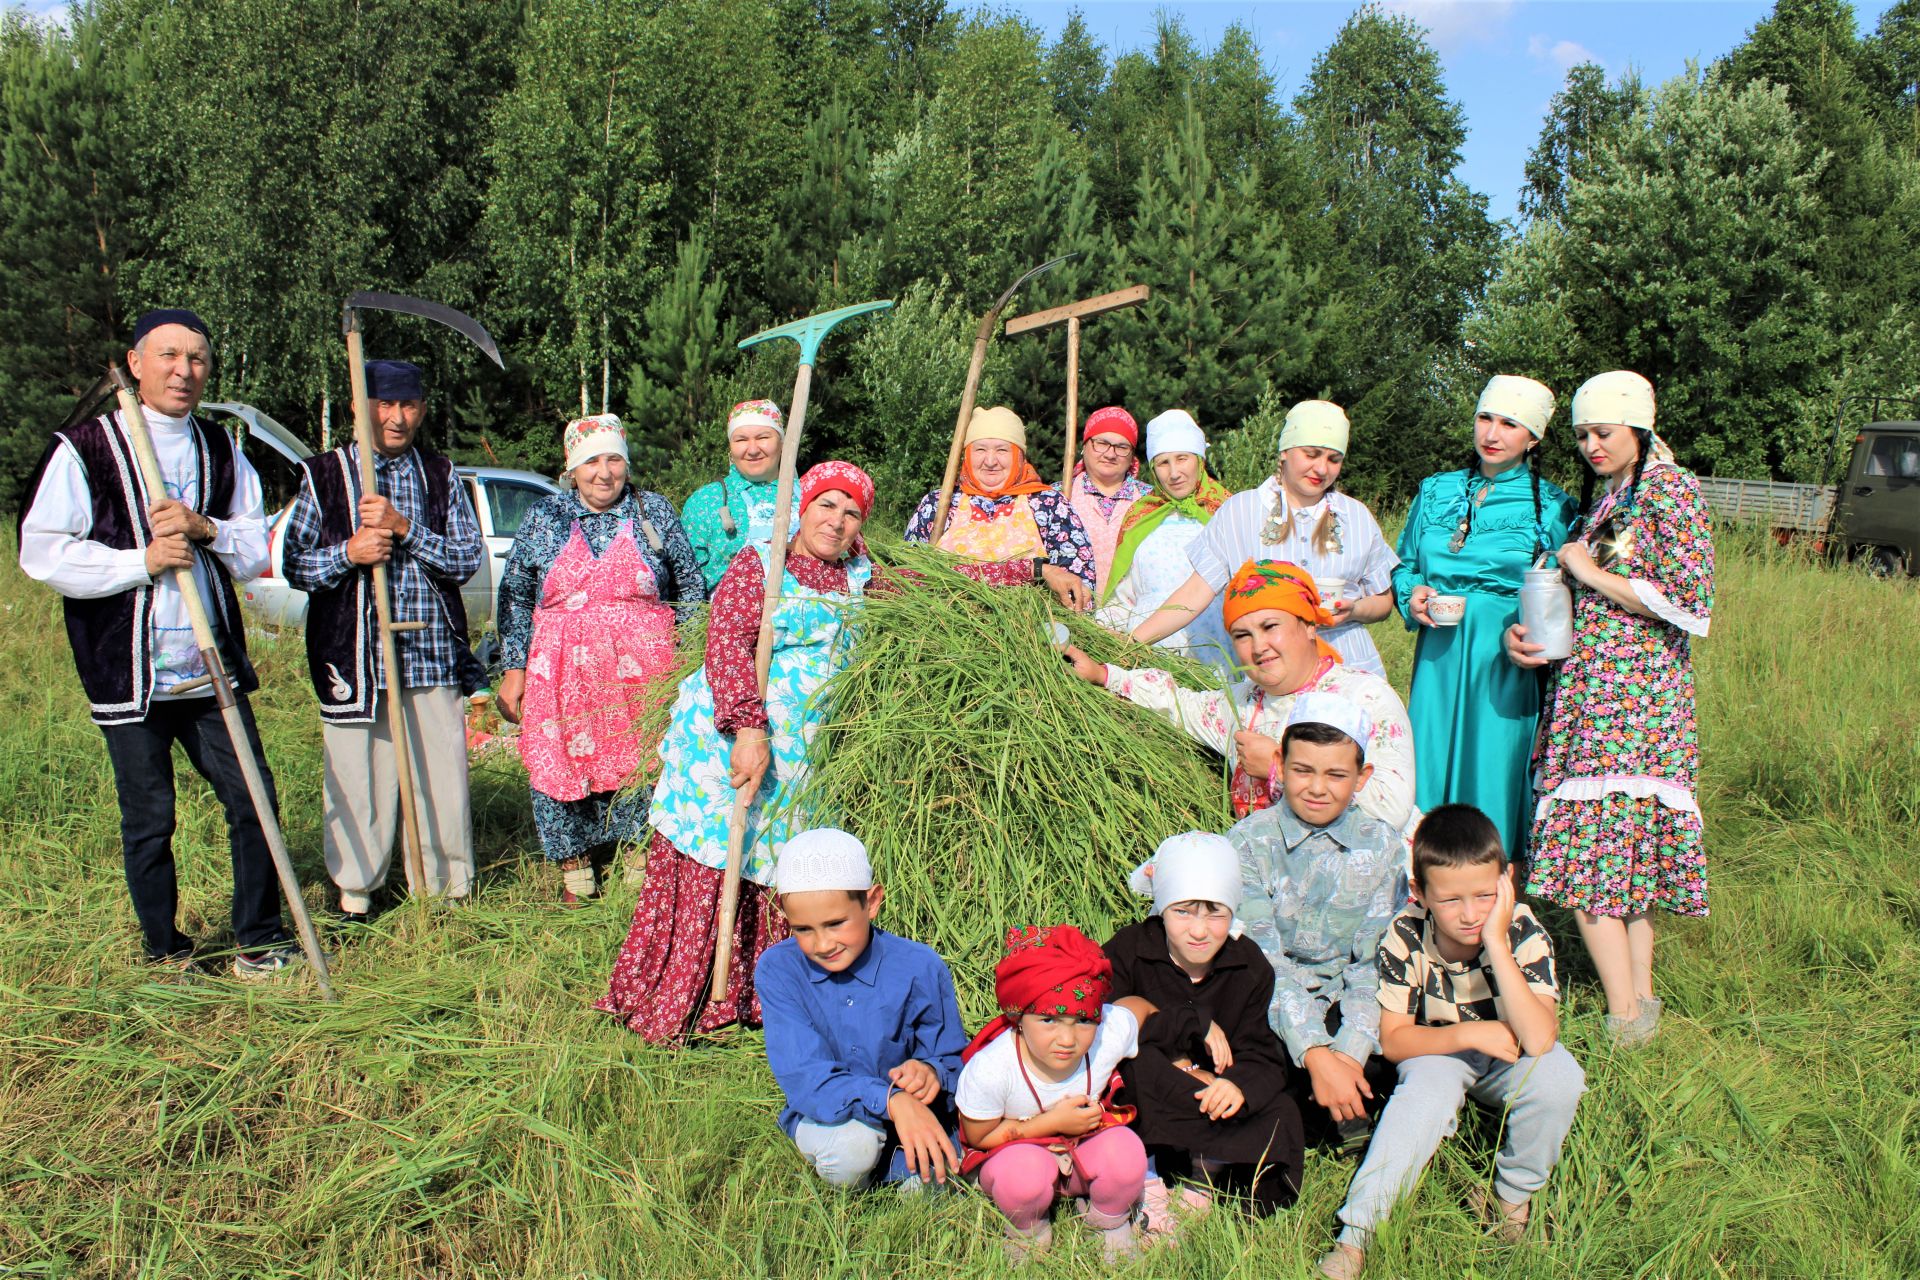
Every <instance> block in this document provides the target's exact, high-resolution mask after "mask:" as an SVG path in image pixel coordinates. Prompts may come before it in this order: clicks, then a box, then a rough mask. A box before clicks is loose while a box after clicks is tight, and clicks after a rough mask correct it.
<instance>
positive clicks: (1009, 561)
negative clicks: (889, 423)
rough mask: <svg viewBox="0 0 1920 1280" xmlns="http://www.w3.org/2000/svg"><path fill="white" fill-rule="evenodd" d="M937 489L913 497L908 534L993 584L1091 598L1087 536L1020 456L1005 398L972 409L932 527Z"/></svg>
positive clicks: (1066, 599)
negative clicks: (945, 499) (954, 480)
mask: <svg viewBox="0 0 1920 1280" xmlns="http://www.w3.org/2000/svg"><path fill="white" fill-rule="evenodd" d="M939 503H940V493H939V491H938V490H933V491H931V492H929V493H928V494H927V496H926V497H924V498H922V499H921V500H920V505H919V506H918V507H916V508H915V509H914V512H913V518H912V519H911V520H909V521H907V535H906V536H907V541H908V542H932V543H934V544H936V545H937V546H938V547H939V548H940V549H941V550H942V551H951V552H953V553H954V554H956V555H959V556H964V557H965V558H966V559H967V560H968V561H970V562H971V563H968V564H963V565H961V566H959V569H960V572H962V573H964V574H966V575H967V576H968V577H970V578H974V579H977V580H979V581H981V582H989V583H993V584H994V585H996V586H1003V587H1017V586H1028V585H1032V586H1044V587H1046V588H1047V589H1048V590H1050V591H1052V592H1053V594H1054V595H1055V596H1056V597H1057V598H1058V599H1059V601H1060V603H1061V604H1063V605H1065V606H1066V607H1067V608H1069V609H1073V610H1076V611H1078V610H1084V609H1086V608H1088V607H1090V606H1091V605H1092V603H1093V587H1094V577H1095V575H1094V561H1093V542H1092V541H1091V540H1090V539H1089V538H1088V537H1087V530H1086V526H1084V525H1082V524H1081V523H1080V517H1079V516H1078V515H1076V514H1075V513H1074V510H1073V508H1072V506H1070V505H1069V504H1068V503H1067V500H1066V499H1065V498H1064V497H1062V496H1061V495H1060V492H1059V491H1058V490H1056V489H1050V488H1048V487H1047V482H1046V481H1044V480H1042V479H1041V478H1040V473H1039V472H1038V471H1035V470H1034V469H1033V464H1032V463H1030V462H1028V461H1027V428H1026V424H1025V423H1023V422H1021V421H1020V415H1019V414H1017V413H1015V412H1014V411H1013V410H1011V409H1009V408H1006V407H1005V406H998V405H997V406H995V407H994V408H991V409H975V410H974V411H973V418H972V419H971V420H970V421H969V422H968V424H967V434H966V453H965V454H964V455H963V457H962V460H961V464H960V484H959V487H958V488H957V489H955V490H954V494H953V500H952V502H951V503H950V504H949V505H948V508H947V511H946V513H945V514H944V517H943V518H942V519H941V520H940V521H939V526H940V527H938V528H936V527H935V523H936V522H935V520H934V508H935V507H937V506H938V505H939Z"/></svg>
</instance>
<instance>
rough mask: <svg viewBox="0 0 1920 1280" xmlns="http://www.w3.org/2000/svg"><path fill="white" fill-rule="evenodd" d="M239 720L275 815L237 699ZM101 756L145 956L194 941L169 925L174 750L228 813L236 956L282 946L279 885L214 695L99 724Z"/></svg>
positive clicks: (174, 904)
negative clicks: (109, 777) (114, 799)
mask: <svg viewBox="0 0 1920 1280" xmlns="http://www.w3.org/2000/svg"><path fill="white" fill-rule="evenodd" d="M240 714H241V717H242V719H244V720H245V721H246V726H247V737H248V739H249V740H250V741H251V742H252V744H253V750H254V758H255V759H257V760H259V761H260V775H261V777H262V778H263V779H265V781H266V784H267V795H268V797H269V798H270V799H272V802H273V805H274V812H275V814H276V815H277V814H278V813H279V811H280V809H279V801H278V799H274V798H273V796H274V790H273V774H272V773H270V772H269V771H268V770H267V764H266V756H265V753H263V752H262V751H261V750H260V732H259V730H258V729H256V728H255V727H254V723H253V710H252V708H250V707H248V706H247V704H246V702H245V701H244V700H243V701H242V702H241V703H240ZM100 732H101V733H103V734H105V735H106V739H107V758H108V759H109V760H110V761H112V762H113V786H114V790H115V791H116V792H118V793H119V796H120V844H121V853H122V856H123V857H124V859H125V861H126V868H127V890H128V892H129V893H130V894H131V895H132V897H133V914H134V915H135V917H137V918H138V919H139V921H140V932H141V934H142V936H143V937H144V939H145V942H146V950H147V957H148V958H149V959H154V960H158V959H162V958H164V957H167V956H177V955H183V954H185V953H187V952H189V951H191V950H192V948H193V939H191V938H189V937H187V936H186V935H185V934H184V933H181V932H180V930H179V927H178V926H177V925H176V924H175V916H176V914H177V913H178V910H179V905H180V893H179V885H178V881H177V879H176V877H175V872H174V865H173V829H174V795H173V744H174V743H176V742H178V743H179V744H180V745H181V746H182V747H183V748H185V749H186V753H187V759H188V760H189V761H191V762H192V763H193V767H194V768H195V769H197V770H199V772H200V776H201V777H203V778H205V779H206V780H207V782H208V783H209V784H210V785H211V786H212V787H213V794H214V795H215V796H216V797H217V798H218V799H219V801H220V804H221V806H222V807H223V808H224V809H225V810H226V814H227V844H228V849H229V851H230V852H231V854H232V857H233V938H234V943H235V945H236V946H238V947H239V949H240V950H242V951H261V950H265V949H266V948H268V947H272V946H275V945H278V944H280V943H283V942H285V941H286V940H287V931H286V929H285V927H284V926H283V925H282V924H281V922H280V886H279V882H278V880H277V878H276V877H275V875H274V870H273V855H272V854H270V853H268V852H267V837H266V833H265V832H264V831H263V830H262V829H261V826H260V819H259V817H258V816H257V815H256V814H255V813H254V811H253V800H252V798H251V797H250V796H249V795H248V794H247V783H246V779H245V778H244V777H243V776H242V775H241V773H240V762H239V760H237V759H236V758H235V757H234V754H233V742H232V739H230V738H229V737H228V736H227V726H226V724H225V722H224V721H223V720H222V719H221V716H220V709H219V707H218V706H216V705H215V703H214V700H213V698H211V697H206V698H183V699H179V700H173V701H169V700H156V701H155V702H154V703H153V704H152V706H151V707H150V708H149V709H148V711H147V718H146V719H145V720H141V721H137V722H135V723H133V724H104V725H101V726H100Z"/></svg>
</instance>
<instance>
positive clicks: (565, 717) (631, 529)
mask: <svg viewBox="0 0 1920 1280" xmlns="http://www.w3.org/2000/svg"><path fill="white" fill-rule="evenodd" d="M565 443H566V450H567V471H566V475H565V477H564V478H565V480H566V481H567V482H568V484H569V485H570V486H571V490H572V491H571V492H565V493H557V494H554V495H553V496H551V497H549V498H544V499H542V500H541V501H540V502H539V503H538V504H537V505H536V506H534V507H533V509H532V510H530V511H528V512H527V516H526V519H525V520H524V521H522V523H521V525H520V531H519V533H518V535H517V536H516V537H515V538H514V542H513V550H512V552H511V553H509V555H508V556H507V567H506V571H505V572H504V573H503V574H502V575H501V578H500V639H501V648H502V650H503V655H504V656H503V661H504V665H505V671H504V673H503V674H502V676H501V678H500V688H499V695H498V696H499V706H500V714H501V715H503V716H505V717H506V718H507V719H509V720H516V721H519V722H520V724H521V729H520V758H521V760H522V761H524V762H525V763H526V766H527V779H528V782H529V783H530V784H531V786H532V790H533V821H534V826H535V827H536V828H537V829H538V831H539V833H540V845H541V848H542V849H543V850H544V851H545V852H546V855H547V860H548V861H549V862H552V863H553V864H554V865H555V866H557V867H559V868H560V873H561V891H560V893H561V899H562V901H565V902H567V903H569V904H572V903H577V902H579V901H580V900H581V899H583V898H591V897H593V896H594V894H595V893H596V892H597V891H598V889H597V885H596V883H595V877H594V870H593V852H594V850H595V849H598V848H603V847H605V846H609V845H614V844H619V843H622V842H625V841H629V840H632V839H634V838H635V837H636V836H637V834H638V833H639V830H640V828H641V827H642V826H643V825H644V824H645V822H646V816H647V803H646V794H645V793H644V792H641V793H639V794H638V795H632V796H629V797H627V798H626V799H624V800H622V799H620V797H619V793H620V791H621V789H622V788H623V787H625V786H626V784H627V782H628V781H629V780H630V779H631V778H632V776H633V773H634V771H635V770H636V769H637V768H638V767H639V764H640V756H641V751H642V748H643V746H644V745H645V744H643V743H641V742H640V741H639V739H638V737H637V736H636V734H635V732H634V728H633V722H634V720H635V719H636V718H637V717H638V716H639V715H640V714H641V713H642V712H643V711H644V710H645V708H646V706H647V701H646V700H647V697H648V691H649V688H650V686H652V685H653V684H654V683H655V682H656V681H658V680H659V679H660V677H661V676H663V675H665V674H666V673H667V672H668V671H670V670H672V668H673V645H674V629H675V624H677V623H679V622H683V621H685V620H686V619H687V618H689V617H691V616H692V615H693V614H694V613H695V612H696V611H697V610H698V609H699V607H700V604H701V603H702V602H703V601H704V600H705V599H706V598H707V588H706V583H705V582H704V581H703V580H702V579H701V577H700V567H699V565H698V564H697V563H696V562H695V560H694V557H693V548H692V546H691V545H690V544H689V543H688V541H687V535H686V534H685V533H684V532H682V530H681V528H680V521H679V519H678V517H676V516H675V515H674V511H673V504H672V503H670V502H668V501H667V500H666V499H665V498H663V497H661V496H660V495H659V494H657V493H649V492H645V491H643V490H636V489H635V488H634V487H633V486H632V485H631V484H629V483H628V477H627V438H626V433H625V432H624V431H622V429H621V427H620V419H618V418H616V417H614V416H613V415H612V414H601V415H598V416H596V417H591V418H579V419H576V420H575V421H573V422H570V423H568V424H567V429H566V436H565Z"/></svg>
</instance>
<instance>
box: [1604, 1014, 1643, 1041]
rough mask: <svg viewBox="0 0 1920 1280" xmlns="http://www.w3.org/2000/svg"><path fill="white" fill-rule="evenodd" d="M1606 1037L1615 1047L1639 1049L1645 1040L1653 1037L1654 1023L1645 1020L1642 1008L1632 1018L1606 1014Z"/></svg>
mask: <svg viewBox="0 0 1920 1280" xmlns="http://www.w3.org/2000/svg"><path fill="white" fill-rule="evenodd" d="M1606 1028H1607V1039H1608V1040H1609V1041H1611V1042H1612V1043H1613V1047H1614V1048H1616V1049H1641V1048H1644V1047H1646V1043H1647V1041H1649V1040H1651V1039H1653V1030H1654V1024H1653V1023H1652V1022H1649V1021H1648V1020H1647V1017H1646V1014H1645V1011H1644V1010H1643V1011H1642V1012H1641V1013H1640V1014H1639V1015H1638V1016H1636V1017H1632V1018H1616V1017H1614V1016H1613V1015H1612V1014H1608V1015H1607V1016H1606Z"/></svg>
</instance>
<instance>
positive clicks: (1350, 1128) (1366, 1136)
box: [1334, 1116, 1373, 1160]
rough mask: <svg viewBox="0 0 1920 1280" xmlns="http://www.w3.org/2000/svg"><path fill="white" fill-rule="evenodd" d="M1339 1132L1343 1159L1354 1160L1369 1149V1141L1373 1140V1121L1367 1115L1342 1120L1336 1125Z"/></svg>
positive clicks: (1339, 1146) (1338, 1144)
mask: <svg viewBox="0 0 1920 1280" xmlns="http://www.w3.org/2000/svg"><path fill="white" fill-rule="evenodd" d="M1334 1129H1335V1131H1336V1132H1337V1133H1338V1135H1339V1136H1338V1141H1337V1144H1336V1145H1337V1148H1338V1150H1339V1152H1340V1158H1341V1159H1342V1160H1352V1159H1354V1158H1355V1157H1357V1156H1358V1155H1359V1154H1360V1153H1361V1152H1363V1151H1365V1150H1366V1149H1367V1143H1369V1142H1371V1141H1373V1121H1371V1120H1369V1119H1368V1118H1367V1117H1365V1116H1361V1117H1360V1118H1359V1119H1358V1120H1341V1121H1339V1122H1338V1123H1336V1124H1335V1125H1334Z"/></svg>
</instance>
